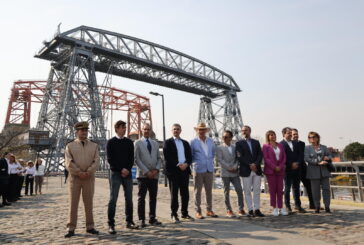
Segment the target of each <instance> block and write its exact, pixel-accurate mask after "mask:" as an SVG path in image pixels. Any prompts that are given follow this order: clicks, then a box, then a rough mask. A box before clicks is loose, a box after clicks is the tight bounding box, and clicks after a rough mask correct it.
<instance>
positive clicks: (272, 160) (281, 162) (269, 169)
mask: <svg viewBox="0 0 364 245" xmlns="http://www.w3.org/2000/svg"><path fill="white" fill-rule="evenodd" d="M277 147H278V148H279V150H280V153H279V159H278V160H277V158H276V153H275V152H274V149H273V147H272V146H271V145H269V144H264V145H263V158H264V174H265V175H284V172H285V168H286V152H285V151H284V147H283V146H282V145H281V144H277ZM276 167H280V169H281V170H280V171H279V172H275V171H274V169H275V168H276Z"/></svg>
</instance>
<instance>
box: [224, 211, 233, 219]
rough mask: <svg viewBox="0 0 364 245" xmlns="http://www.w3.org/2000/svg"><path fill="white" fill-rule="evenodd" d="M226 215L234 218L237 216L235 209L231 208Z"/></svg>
mask: <svg viewBox="0 0 364 245" xmlns="http://www.w3.org/2000/svg"><path fill="white" fill-rule="evenodd" d="M226 216H227V217H229V218H234V217H235V214H234V212H233V211H231V210H229V211H227V212H226Z"/></svg>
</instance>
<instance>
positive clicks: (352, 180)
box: [96, 161, 364, 202]
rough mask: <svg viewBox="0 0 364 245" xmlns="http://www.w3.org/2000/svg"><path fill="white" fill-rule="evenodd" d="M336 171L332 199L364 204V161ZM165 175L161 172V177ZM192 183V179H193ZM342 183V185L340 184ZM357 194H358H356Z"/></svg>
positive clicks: (98, 174)
mask: <svg viewBox="0 0 364 245" xmlns="http://www.w3.org/2000/svg"><path fill="white" fill-rule="evenodd" d="M333 165H334V167H335V169H336V171H335V172H332V173H331V174H332V176H333V178H331V181H330V182H331V197H332V199H334V198H335V196H337V197H339V195H338V194H337V193H338V192H340V191H345V190H346V193H347V195H349V196H351V199H352V200H354V201H357V200H358V201H360V202H364V195H363V192H364V187H363V181H364V177H363V176H364V161H354V162H334V163H333ZM262 167H263V166H262ZM218 169H220V167H219V166H215V171H216V170H218ZM109 174H110V173H109V171H108V170H102V171H97V172H96V177H97V178H109ZM162 176H163V173H162V171H161V177H162ZM337 176H343V177H346V178H345V179H344V181H340V180H338V179H337V178H335V177H337ZM191 181H192V179H191ZM262 181H263V183H264V186H265V188H264V189H265V190H267V183H265V178H263V179H262ZM159 182H160V184H162V183H163V182H164V181H163V177H162V178H160V179H159ZM340 182H341V183H340ZM214 188H217V186H216V183H214ZM356 193H357V194H356Z"/></svg>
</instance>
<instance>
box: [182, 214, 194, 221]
mask: <svg viewBox="0 0 364 245" xmlns="http://www.w3.org/2000/svg"><path fill="white" fill-rule="evenodd" d="M182 219H183V220H185V221H194V220H195V219H194V218H192V217H191V216H189V215H188V214H187V215H182Z"/></svg>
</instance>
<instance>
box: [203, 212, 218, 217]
mask: <svg viewBox="0 0 364 245" xmlns="http://www.w3.org/2000/svg"><path fill="white" fill-rule="evenodd" d="M206 216H208V217H211V218H217V217H219V216H217V214H215V213H214V212H213V211H208V212H207V213H206Z"/></svg>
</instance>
